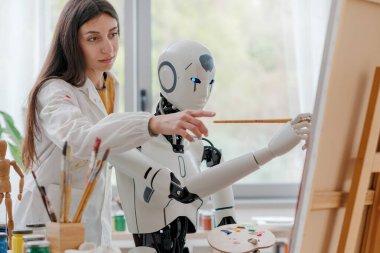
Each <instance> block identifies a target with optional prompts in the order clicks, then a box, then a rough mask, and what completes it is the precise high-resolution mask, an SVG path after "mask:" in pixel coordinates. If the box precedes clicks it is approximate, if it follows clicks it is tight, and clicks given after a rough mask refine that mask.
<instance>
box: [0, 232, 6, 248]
mask: <svg viewBox="0 0 380 253" xmlns="http://www.w3.org/2000/svg"><path fill="white" fill-rule="evenodd" d="M7 239H8V235H7V233H4V232H0V253H7V250H8V240H7Z"/></svg>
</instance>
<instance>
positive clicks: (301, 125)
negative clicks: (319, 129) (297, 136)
mask: <svg viewBox="0 0 380 253" xmlns="http://www.w3.org/2000/svg"><path fill="white" fill-rule="evenodd" d="M310 127H311V123H310V122H307V121H301V122H299V123H297V124H294V125H293V128H294V129H301V128H307V129H310Z"/></svg>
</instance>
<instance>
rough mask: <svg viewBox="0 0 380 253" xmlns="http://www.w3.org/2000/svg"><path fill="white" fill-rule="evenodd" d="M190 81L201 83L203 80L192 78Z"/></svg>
mask: <svg viewBox="0 0 380 253" xmlns="http://www.w3.org/2000/svg"><path fill="white" fill-rule="evenodd" d="M190 80H191V81H192V82H193V83H201V80H199V79H198V78H196V77H192V78H190Z"/></svg>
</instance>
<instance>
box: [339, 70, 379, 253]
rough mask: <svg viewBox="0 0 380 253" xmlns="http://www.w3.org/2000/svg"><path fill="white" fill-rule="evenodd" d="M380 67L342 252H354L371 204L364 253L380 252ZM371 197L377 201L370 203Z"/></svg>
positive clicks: (348, 205) (342, 243)
mask: <svg viewBox="0 0 380 253" xmlns="http://www.w3.org/2000/svg"><path fill="white" fill-rule="evenodd" d="M379 95H380V67H377V68H376V71H375V77H374V80H373V84H372V89H371V94H370V99H369V103H368V109H367V113H366V118H365V122H364V128H363V131H362V137H361V141H360V146H359V151H358V156H357V159H356V164H355V170H354V174H353V177H352V183H351V189H350V192H349V194H348V200H347V205H346V211H345V215H344V220H343V226H342V230H341V235H340V238H339V245H338V253H349V252H354V251H355V249H356V248H357V245H356V243H357V238H358V237H359V236H360V234H359V231H360V227H361V226H362V225H363V224H362V223H363V221H362V219H361V217H362V216H363V215H362V214H363V212H364V211H365V205H367V204H369V208H368V212H367V215H366V220H365V221H364V222H365V225H364V238H363V242H362V245H361V247H360V248H361V252H365V253H375V252H380V240H379V239H380V219H379V212H380V210H379V207H380V178H379V172H380V153H379V144H380V143H379V134H380V96H379ZM368 195H373V196H374V197H373V201H371V202H370V203H368V201H366V200H367V199H368V197H367V196H368Z"/></svg>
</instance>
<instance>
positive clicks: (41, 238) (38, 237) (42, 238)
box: [22, 234, 46, 253]
mask: <svg viewBox="0 0 380 253" xmlns="http://www.w3.org/2000/svg"><path fill="white" fill-rule="evenodd" d="M22 240H23V241H24V245H23V248H22V252H23V253H26V251H27V243H28V242H35V241H45V240H46V237H45V236H44V235H40V234H31V235H24V236H23V237H22Z"/></svg>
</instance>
